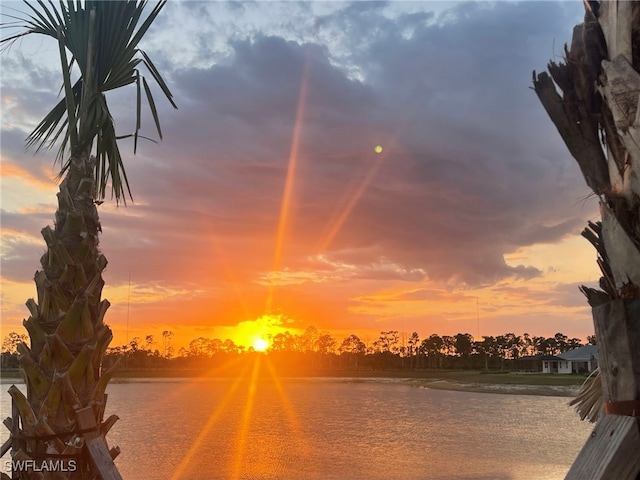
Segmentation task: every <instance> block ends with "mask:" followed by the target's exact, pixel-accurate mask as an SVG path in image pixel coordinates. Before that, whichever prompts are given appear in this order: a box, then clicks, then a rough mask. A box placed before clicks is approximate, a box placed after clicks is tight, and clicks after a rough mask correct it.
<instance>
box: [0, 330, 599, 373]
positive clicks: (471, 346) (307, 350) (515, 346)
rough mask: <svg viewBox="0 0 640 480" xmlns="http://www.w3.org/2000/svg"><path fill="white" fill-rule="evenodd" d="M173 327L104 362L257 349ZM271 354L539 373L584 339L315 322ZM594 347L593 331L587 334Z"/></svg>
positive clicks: (9, 359)
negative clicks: (323, 326)
mask: <svg viewBox="0 0 640 480" xmlns="http://www.w3.org/2000/svg"><path fill="white" fill-rule="evenodd" d="M172 338H173V333H172V332H171V331H164V332H162V338H161V340H160V341H159V342H157V341H156V339H155V337H154V336H153V335H147V336H145V338H144V340H142V339H141V338H140V337H134V338H133V339H132V340H131V341H130V342H129V343H128V344H125V345H120V346H116V347H112V348H109V349H108V350H107V352H106V355H105V360H104V363H105V366H106V367H108V366H109V365H112V364H113V363H115V362H116V361H120V363H121V365H122V366H123V367H125V368H128V369H138V368H147V369H148V368H152V369H154V368H177V369H181V368H189V369H202V368H216V367H218V366H222V365H227V364H232V363H234V362H235V361H236V360H239V359H241V358H242V357H246V356H248V355H256V354H257V353H258V352H255V351H254V349H253V348H252V347H249V348H245V347H244V346H242V345H236V344H235V343H234V342H233V341H232V340H230V339H226V340H224V341H223V340H220V339H218V338H205V337H198V338H196V339H194V340H192V341H191V342H190V343H189V346H188V348H180V349H179V350H178V351H177V352H176V351H175V349H174V347H173V346H172ZM267 340H268V342H269V345H268V348H267V349H266V351H265V352H263V353H260V354H262V355H267V356H268V357H269V359H270V361H271V362H272V363H273V364H274V365H275V366H278V367H282V368H289V367H291V368H293V367H295V368H303V367H304V368H371V369H381V368H407V369H455V368H463V369H464V368H467V369H477V370H482V369H484V370H498V369H499V370H505V369H519V370H532V371H536V370H538V369H539V368H540V366H539V365H538V364H537V363H535V362H532V361H531V363H528V362H530V357H532V356H535V355H558V354H560V353H563V352H566V351H568V350H572V349H574V348H578V347H580V346H582V345H583V343H582V342H581V340H580V339H578V338H568V337H567V336H566V335H564V334H562V333H556V334H555V335H554V336H553V337H535V336H534V337H532V336H530V335H529V334H528V333H525V334H523V335H515V334H513V333H505V334H504V335H498V336H497V337H492V336H483V337H482V340H474V338H473V336H472V335H470V334H469V333H458V334H456V335H452V336H449V335H442V336H441V335H437V334H435V333H434V334H432V335H430V336H428V337H426V338H420V336H419V335H418V333H417V332H413V333H412V334H411V335H406V334H402V333H400V332H398V331H397V330H389V331H382V332H380V336H379V337H378V338H377V339H376V340H375V341H373V342H371V343H369V344H367V343H365V342H364V341H362V339H360V337H358V336H357V335H355V334H351V335H349V336H347V337H345V338H344V339H343V340H342V341H341V342H338V341H337V340H336V339H335V337H333V336H332V335H330V334H329V333H321V332H320V331H318V329H317V328H316V327H314V326H310V327H308V328H307V329H306V330H305V331H304V332H303V333H302V334H300V335H296V334H292V333H290V332H288V331H287V332H284V333H278V334H277V335H273V336H269V337H267ZM27 341H28V337H27V336H26V335H25V334H22V335H20V334H17V333H15V332H11V333H9V334H8V335H7V336H6V337H5V338H4V340H3V342H2V366H3V368H17V366H18V353H17V345H18V344H19V343H20V342H27ZM587 341H588V343H589V344H593V345H595V336H589V337H587Z"/></svg>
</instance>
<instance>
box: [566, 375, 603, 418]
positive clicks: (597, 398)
mask: <svg viewBox="0 0 640 480" xmlns="http://www.w3.org/2000/svg"><path fill="white" fill-rule="evenodd" d="M569 405H571V406H575V409H576V411H577V412H578V415H580V420H584V419H588V420H589V421H590V422H596V421H597V420H598V417H599V416H600V415H601V414H602V411H603V409H604V397H603V394H602V378H601V376H600V369H599V368H596V369H595V370H594V371H593V372H591V374H590V375H589V376H588V377H587V379H586V380H585V381H584V383H583V384H582V386H581V387H580V391H579V392H578V395H577V396H576V397H575V398H574V399H573V400H571V401H570V402H569Z"/></svg>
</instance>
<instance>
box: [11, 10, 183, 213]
mask: <svg viewBox="0 0 640 480" xmlns="http://www.w3.org/2000/svg"><path fill="white" fill-rule="evenodd" d="M165 3H166V0H164V1H160V2H159V3H157V4H156V5H155V6H154V7H153V9H152V10H151V11H150V12H149V14H148V15H146V16H144V15H143V13H144V10H145V7H146V5H147V1H146V0H122V1H96V0H86V1H85V2H81V1H79V0H68V1H66V2H64V1H60V2H59V4H58V6H57V7H56V5H54V3H53V2H52V1H51V0H49V2H48V3H47V4H45V3H44V2H43V1H42V0H38V1H37V5H32V4H31V3H28V2H26V1H25V5H26V6H27V13H23V14H21V16H19V17H12V18H15V19H17V20H18V22H11V23H4V24H2V25H0V28H3V29H8V28H20V29H21V30H22V31H21V32H20V33H17V34H13V35H9V36H7V37H5V38H3V39H2V40H0V44H2V45H3V47H4V48H6V47H8V46H10V45H11V44H12V42H14V41H15V40H17V39H19V38H21V37H23V36H25V35H29V34H34V33H37V34H42V35H47V36H49V37H52V38H53V39H55V40H56V41H58V31H59V32H60V37H61V38H60V41H61V43H62V45H63V47H64V48H61V66H62V71H63V77H64V82H63V92H64V95H65V98H63V99H62V100H61V101H60V102H59V103H58V104H57V105H55V106H54V107H53V109H52V110H51V111H50V112H49V113H48V114H47V115H46V116H45V117H44V118H43V119H42V121H41V122H40V123H39V124H38V125H37V126H36V128H35V129H34V130H33V132H31V133H30V134H29V136H28V137H27V146H28V147H35V148H36V149H37V150H40V149H49V148H52V147H53V146H54V145H58V154H57V157H56V159H57V160H58V161H60V163H61V174H62V173H63V172H65V171H66V169H67V168H68V165H69V160H66V161H65V160H64V158H65V155H67V154H69V153H70V154H71V155H74V154H76V153H79V152H88V153H91V152H92V150H93V147H94V146H95V155H96V157H97V159H98V162H97V167H96V171H95V176H96V188H97V192H95V193H96V195H97V196H98V197H99V198H104V196H105V194H106V191H107V187H108V185H109V183H111V193H112V196H114V197H115V198H116V201H120V200H123V201H125V190H126V193H127V194H128V196H129V197H130V198H132V197H131V190H130V188H129V183H128V180H127V175H126V172H125V169H124V164H123V160H122V156H121V154H120V149H119V146H118V140H119V139H121V138H126V137H130V136H133V137H134V153H135V151H136V149H137V140H138V137H141V138H145V137H142V136H141V135H139V132H140V129H141V126H142V120H141V117H142V109H141V100H142V88H140V81H141V80H142V86H143V87H144V96H145V97H146V99H147V103H148V104H149V109H150V112H151V116H152V118H153V123H154V125H155V128H156V130H157V132H158V135H159V137H160V138H162V130H161V128H160V121H159V118H158V111H157V108H156V103H155V101H154V99H153V95H152V93H151V90H150V88H149V86H148V84H147V82H146V79H145V78H144V76H143V75H142V74H141V72H140V66H141V65H144V67H145V68H146V70H147V71H148V73H149V74H150V75H151V77H152V78H153V79H154V80H155V82H156V83H157V84H158V86H159V87H160V89H161V90H162V93H163V94H164V96H165V97H166V98H167V99H168V100H169V102H170V103H171V105H172V106H173V107H174V108H177V107H176V104H175V102H174V101H173V95H172V94H171V91H170V90H169V88H168V86H167V84H166V82H165V81H164V79H163V78H162V76H161V75H160V73H159V72H158V70H157V68H156V67H155V65H154V64H153V62H152V61H151V59H150V58H149V56H148V55H147V54H146V53H145V52H143V51H142V50H140V48H139V47H138V44H139V43H140V40H141V39H142V37H143V36H144V34H145V33H146V32H147V31H148V29H149V27H150V26H151V24H152V23H153V21H154V20H155V18H156V17H157V16H158V14H159V13H160V11H161V10H162V8H163V7H164V5H165ZM92 10H94V11H95V20H94V24H93V26H91V25H90V16H91V15H90V13H91V11H92ZM90 45H92V46H90ZM90 49H92V54H91V55H89V54H88V53H89V50H90ZM65 50H66V51H68V52H69V53H70V54H71V61H70V62H69V63H67V58H66V53H65ZM89 57H90V58H89ZM74 67H75V68H76V69H77V70H79V72H80V79H79V80H78V81H76V82H75V84H73V85H71V84H70V80H69V79H70V77H71V73H72V72H71V71H72V69H74ZM132 83H135V84H136V113H135V115H136V122H135V131H134V132H133V133H130V134H125V135H116V128H115V123H114V119H113V117H112V115H111V114H110V112H109V108H108V106H107V103H106V99H105V95H104V94H105V92H107V91H110V90H115V89H118V88H121V87H124V86H126V85H129V84H132ZM76 132H77V134H76Z"/></svg>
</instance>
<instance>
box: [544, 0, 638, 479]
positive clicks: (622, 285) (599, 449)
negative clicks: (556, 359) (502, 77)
mask: <svg viewBox="0 0 640 480" xmlns="http://www.w3.org/2000/svg"><path fill="white" fill-rule="evenodd" d="M585 7H586V14H585V20H584V23H583V24H581V25H578V26H576V27H575V28H574V31H573V40H572V44H571V48H570V49H567V48H566V47H565V55H566V64H555V63H554V62H551V63H550V64H549V73H550V76H549V75H548V74H547V73H545V72H543V73H540V74H539V75H537V76H536V74H535V72H534V89H535V91H536V93H537V94H538V97H539V98H540V101H541V102H542V105H543V106H544V108H545V110H546V111H547V113H548V114H549V116H550V117H551V119H552V121H553V122H554V124H555V125H556V127H557V129H558V131H559V132H560V135H561V136H562V138H563V140H564V141H565V143H566V145H567V147H568V149H569V151H570V152H571V154H572V155H573V157H574V158H575V159H576V160H577V162H578V164H579V166H580V169H581V170H582V174H583V176H584V178H585V180H586V182H587V184H588V185H589V186H590V187H591V189H592V190H593V191H594V193H596V194H597V195H598V196H599V198H600V212H601V218H602V221H601V222H597V223H591V222H590V223H589V226H588V228H586V229H585V231H584V232H583V236H584V237H586V238H587V239H588V240H589V241H590V242H591V243H592V244H593V245H594V247H595V248H596V250H597V252H598V260H597V261H598V265H599V267H600V269H601V271H602V278H601V279H600V289H593V288H589V287H585V286H583V287H582V288H581V290H582V292H583V293H584V294H585V295H586V297H587V300H588V302H589V304H590V305H591V306H592V308H593V319H594V325H595V331H596V338H597V342H598V349H599V364H600V371H601V383H602V392H603V395H604V398H603V400H604V404H605V413H606V414H605V415H604V417H602V418H601V420H600V421H599V424H598V426H597V427H596V429H595V430H594V433H593V434H592V437H591V439H590V440H589V441H588V442H587V444H586V445H585V447H584V448H583V450H582V452H581V453H580V455H579V457H578V459H577V460H576V462H575V463H574V466H573V467H572V469H571V471H570V472H569V474H568V476H567V478H572V479H573V478H576V479H577V478H616V479H620V480H623V479H635V478H636V476H637V475H638V473H639V472H640V458H639V457H638V456H637V455H635V454H631V452H637V451H638V450H639V449H640V430H639V428H638V427H639V426H638V417H639V416H640V108H639V98H640V73H639V72H640V3H638V2H637V1H634V2H629V1H618V0H612V1H603V2H585ZM554 82H555V85H554ZM556 85H557V86H558V87H559V88H560V89H561V91H562V94H563V95H562V97H561V96H560V95H559V94H558V93H557V91H556ZM589 397H590V396H588V395H587V396H585V397H584V398H589ZM591 398H592V396H591ZM591 404H595V405H597V404H598V402H590V405H591ZM589 408H591V407H589ZM581 413H582V414H583V415H585V414H587V415H588V414H589V412H585V411H582V412H581ZM601 422H602V425H600V423H601ZM598 427H600V428H598ZM608 431H610V432H611V433H610V434H606V432H608ZM614 432H615V435H614ZM594 472H598V473H597V474H596V473H594Z"/></svg>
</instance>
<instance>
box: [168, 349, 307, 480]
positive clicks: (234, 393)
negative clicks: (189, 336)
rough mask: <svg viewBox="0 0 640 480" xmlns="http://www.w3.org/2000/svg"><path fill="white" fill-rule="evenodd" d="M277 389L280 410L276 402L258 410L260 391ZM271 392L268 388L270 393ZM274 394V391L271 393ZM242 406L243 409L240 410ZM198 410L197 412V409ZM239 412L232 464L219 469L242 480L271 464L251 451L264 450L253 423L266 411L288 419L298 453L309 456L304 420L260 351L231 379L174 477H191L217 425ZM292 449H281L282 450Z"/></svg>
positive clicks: (288, 425) (195, 384)
mask: <svg viewBox="0 0 640 480" xmlns="http://www.w3.org/2000/svg"><path fill="white" fill-rule="evenodd" d="M197 385H198V384H197V382H195V381H194V382H190V383H189V384H188V386H189V387H191V388H192V387H196V386H197ZM268 389H274V390H275V398H276V399H277V403H276V406H277V410H278V411H274V406H273V405H272V406H271V410H270V411H268V412H266V411H264V410H262V411H257V409H256V408H255V407H256V405H257V404H259V403H260V395H261V392H262V394H265V393H264V391H263V390H268ZM266 394H267V395H268V394H269V393H268V392H267V393H266ZM270 395H271V396H272V397H274V394H273V392H272V393H271V394H270ZM238 407H240V410H238ZM194 413H195V412H194ZM234 414H235V415H239V417H238V421H237V422H235V428H236V431H235V435H234V438H235V440H234V441H233V443H232V444H228V448H231V449H232V450H231V453H232V455H231V459H230V463H229V464H228V465H218V466H217V469H218V470H219V471H227V472H228V474H227V477H228V478H230V479H231V480H238V479H240V478H243V477H244V476H246V474H247V471H248V470H252V471H255V470H259V472H258V473H260V474H263V473H265V472H262V471H261V470H262V469H268V468H270V467H269V466H268V465H267V463H265V464H264V465H262V464H261V462H258V463H256V462H255V460H254V461H251V462H248V461H247V454H248V452H250V450H251V449H253V450H260V448H262V447H263V446H262V445H259V444H256V443H251V442H255V438H253V437H252V425H255V424H256V422H259V421H260V417H261V416H262V415H279V414H282V416H283V417H284V418H285V419H286V424H287V427H286V429H287V432H290V434H291V435H292V436H293V437H294V438H295V445H296V449H297V452H296V453H297V454H298V455H300V456H303V457H304V456H305V455H306V454H307V452H308V447H307V444H308V441H307V439H306V436H305V433H304V432H303V431H302V429H301V428H300V422H299V420H298V417H297V414H296V412H295V409H294V407H293V406H292V404H291V402H290V400H289V397H288V395H287V393H286V390H285V388H284V386H283V384H282V382H281V380H280V378H279V376H278V374H277V372H276V370H275V368H274V367H273V365H272V364H271V363H270V362H269V359H268V357H265V356H264V355H260V354H256V355H255V356H254V357H253V359H252V362H251V363H250V364H247V365H245V366H244V368H243V370H242V373H241V374H240V375H238V376H237V377H236V378H235V379H233V380H229V387H228V389H227V391H226V393H225V394H224V396H223V397H222V398H221V399H220V400H219V401H217V402H216V407H215V409H213V411H212V412H211V413H210V414H209V416H208V418H206V421H204V424H203V425H202V428H201V429H200V431H198V432H197V433H196V434H195V438H194V440H193V443H192V444H191V446H190V448H189V449H188V450H187V452H186V453H185V454H184V455H183V456H182V458H181V461H180V463H179V464H178V466H177V467H176V468H175V470H174V471H173V472H172V475H171V477H170V479H171V480H178V479H182V478H189V472H190V470H191V469H193V468H198V466H197V465H196V462H198V461H199V459H201V458H202V457H203V456H206V454H207V453H206V452H207V451H208V450H209V449H210V448H211V445H212V443H211V442H212V439H215V438H216V437H217V436H216V434H215V431H216V430H215V429H216V425H217V424H218V422H219V420H220V419H221V418H222V417H223V416H225V415H234ZM284 453H290V452H279V454H284Z"/></svg>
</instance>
